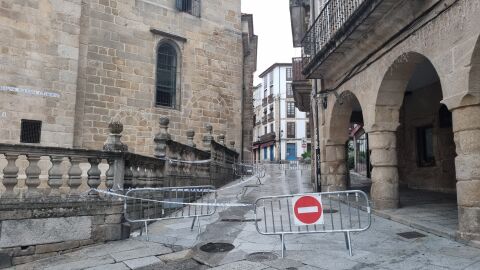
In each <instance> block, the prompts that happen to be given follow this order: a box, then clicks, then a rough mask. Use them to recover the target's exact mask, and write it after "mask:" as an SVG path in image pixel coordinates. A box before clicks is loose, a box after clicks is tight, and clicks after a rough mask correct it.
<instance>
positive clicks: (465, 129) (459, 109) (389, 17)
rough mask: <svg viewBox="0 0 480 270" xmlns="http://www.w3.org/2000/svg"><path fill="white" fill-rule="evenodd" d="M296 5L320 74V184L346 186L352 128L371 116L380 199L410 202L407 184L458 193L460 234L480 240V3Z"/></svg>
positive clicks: (376, 200)
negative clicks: (406, 198) (405, 196)
mask: <svg viewBox="0 0 480 270" xmlns="http://www.w3.org/2000/svg"><path fill="white" fill-rule="evenodd" d="M290 7H291V11H292V12H291V14H292V24H293V25H295V27H293V29H294V33H293V37H294V43H295V45H297V46H300V47H302V52H303V59H302V63H303V65H302V72H303V74H304V75H305V76H306V77H307V78H308V79H310V80H311V82H312V89H311V91H310V92H306V93H303V95H304V96H305V97H304V99H305V98H307V99H310V101H311V102H310V110H311V112H312V114H313V118H314V119H318V120H317V121H315V130H314V136H315V139H314V141H315V142H316V145H315V146H314V147H315V148H318V149H319V154H320V156H319V162H318V163H316V164H315V165H316V167H317V168H318V169H319V171H321V173H322V174H321V176H320V177H317V179H316V183H315V184H316V186H319V187H320V186H321V188H322V191H327V190H328V191H330V190H342V189H345V188H346V179H347V175H348V171H347V166H346V156H345V153H346V151H345V142H346V141H347V140H348V139H349V138H348V136H349V133H348V127H349V126H350V125H351V124H352V123H353V122H355V123H359V122H361V125H362V126H363V128H364V130H365V132H366V133H367V134H368V146H369V154H370V163H371V167H372V171H371V181H372V187H371V191H370V195H371V198H372V201H373V206H374V207H375V208H377V209H386V208H397V207H399V206H400V207H401V206H402V205H401V204H400V195H401V192H402V190H401V189H400V188H401V187H404V188H408V189H416V190H427V191H430V192H441V193H450V194H455V195H456V197H457V205H458V230H457V237H458V238H460V239H463V240H470V241H473V242H476V243H477V244H478V243H479V241H480V200H479V198H480V171H479V168H480V166H479V160H480V159H479V157H480V140H479V138H480V94H479V93H480V76H479V75H480V57H479V56H480V28H479V27H478V25H480V2H478V1H468V0H458V1H445V0H435V1H417V0H414V1H394V0H391V1H390V0H385V1H376V0H364V1H341V0H338V1H328V2H326V3H325V1H319V0H313V1H302V0H291V1H290ZM332 14H335V15H332ZM306 21H307V22H309V23H308V24H307V27H305V22H306ZM354 116H356V117H354ZM354 118H355V119H354ZM317 142H318V143H317Z"/></svg>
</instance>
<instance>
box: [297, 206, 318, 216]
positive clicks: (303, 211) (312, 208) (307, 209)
mask: <svg viewBox="0 0 480 270" xmlns="http://www.w3.org/2000/svg"><path fill="white" fill-rule="evenodd" d="M317 212H318V207H317V206H308V207H299V208H298V213H299V214H308V213H317Z"/></svg>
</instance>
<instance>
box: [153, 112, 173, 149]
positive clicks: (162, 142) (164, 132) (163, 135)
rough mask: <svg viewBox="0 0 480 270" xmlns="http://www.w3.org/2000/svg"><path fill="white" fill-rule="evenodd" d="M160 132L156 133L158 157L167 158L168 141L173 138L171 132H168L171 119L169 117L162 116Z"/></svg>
mask: <svg viewBox="0 0 480 270" xmlns="http://www.w3.org/2000/svg"><path fill="white" fill-rule="evenodd" d="M159 123H160V132H159V133H158V134H157V135H155V139H154V142H155V145H156V146H155V153H154V156H155V157H157V158H165V157H166V156H167V141H169V140H171V137H170V134H168V124H170V119H168V118H167V117H161V118H160V121H159Z"/></svg>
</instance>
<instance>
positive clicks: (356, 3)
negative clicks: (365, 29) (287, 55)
mask: <svg viewBox="0 0 480 270" xmlns="http://www.w3.org/2000/svg"><path fill="white" fill-rule="evenodd" d="M368 2H372V0H330V1H328V2H327V3H326V4H325V6H324V7H323V9H322V11H321V12H320V14H319V15H318V17H317V18H316V19H315V21H314V22H313V24H312V25H311V26H310V28H309V29H308V31H307V33H305V37H304V38H303V40H302V47H303V53H302V54H303V55H302V56H303V57H305V58H307V59H306V60H307V61H303V68H305V67H306V66H307V65H308V64H310V62H311V61H312V60H313V58H314V57H315V56H316V55H317V54H318V53H326V52H325V50H326V49H327V48H328V47H329V46H328V45H329V43H330V42H331V41H333V40H335V36H336V35H337V34H338V33H340V32H342V31H340V30H342V29H343V28H345V26H346V25H347V24H348V23H349V22H350V21H352V20H353V19H354V17H355V15H356V14H357V13H358V12H359V11H360V10H361V9H362V7H364V6H365V5H366V4H368ZM333 46H334V45H333ZM333 49H334V47H333Z"/></svg>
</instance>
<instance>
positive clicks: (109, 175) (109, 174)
mask: <svg viewBox="0 0 480 270" xmlns="http://www.w3.org/2000/svg"><path fill="white" fill-rule="evenodd" d="M107 163H108V170H107V171H106V173H105V178H106V179H105V186H106V187H107V189H108V190H111V189H112V188H113V177H114V175H115V169H114V165H113V164H114V163H115V159H113V158H108V159H107Z"/></svg>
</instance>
